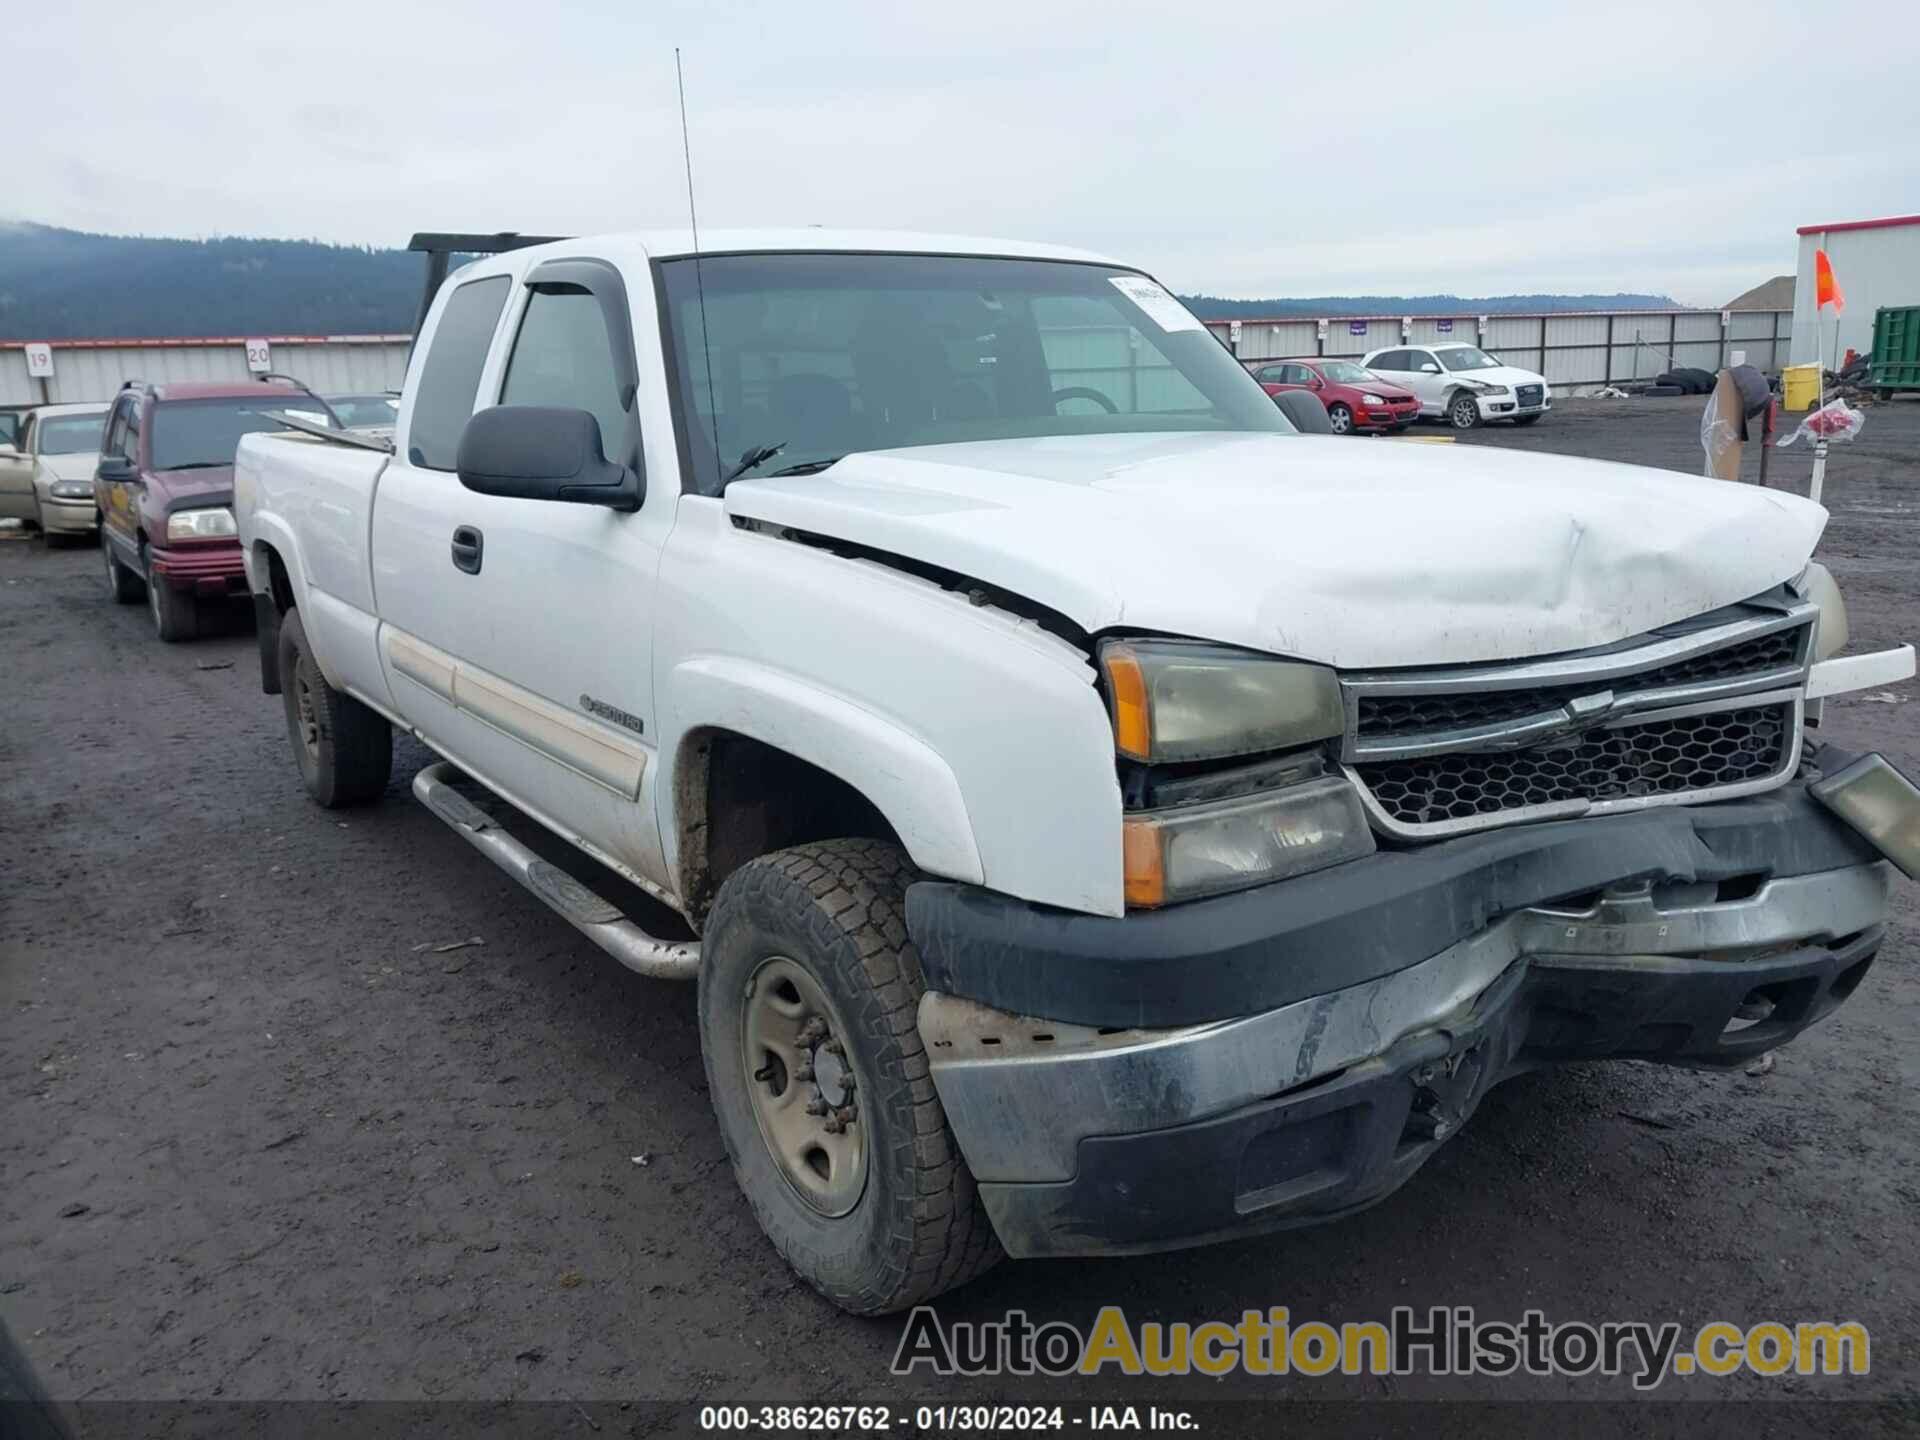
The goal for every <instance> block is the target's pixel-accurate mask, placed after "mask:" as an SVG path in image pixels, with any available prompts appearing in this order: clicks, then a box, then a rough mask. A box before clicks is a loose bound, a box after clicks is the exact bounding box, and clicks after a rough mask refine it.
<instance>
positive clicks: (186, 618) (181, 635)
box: [147, 564, 200, 645]
mask: <svg viewBox="0 0 1920 1440" xmlns="http://www.w3.org/2000/svg"><path fill="white" fill-rule="evenodd" d="M147 613H148V614H150V615H151V616H153V633H154V634H156V635H158V636H159V637H160V638H161V639H162V640H164V641H165V642H166V643H167V644H169V645H172V644H175V643H177V642H179V641H181V640H191V639H193V638H194V637H195V636H197V635H198V634H199V633H200V603H199V602H198V601H197V600H195V599H194V598H193V596H191V595H188V594H186V593H185V592H183V591H180V590H176V589H174V588H173V587H172V586H171V585H169V584H167V582H166V581H165V580H163V579H161V578H160V577H159V576H158V575H155V574H154V573H153V566H152V565H151V564H149V565H148V566H147Z"/></svg>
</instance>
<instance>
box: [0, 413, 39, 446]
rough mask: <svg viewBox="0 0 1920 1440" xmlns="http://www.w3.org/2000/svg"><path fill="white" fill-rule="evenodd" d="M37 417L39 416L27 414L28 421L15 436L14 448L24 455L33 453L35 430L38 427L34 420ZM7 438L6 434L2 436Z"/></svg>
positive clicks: (1, 437)
mask: <svg viewBox="0 0 1920 1440" xmlns="http://www.w3.org/2000/svg"><path fill="white" fill-rule="evenodd" d="M37 418H38V417H37V416H33V415H29V416H27V423H26V424H24V425H22V426H21V427H20V433H19V434H18V435H16V436H14V437H13V444H14V448H15V449H17V450H18V451H19V452H20V453H21V454H22V455H31V454H32V453H33V432H34V431H35V429H37V428H38V427H37V426H35V425H34V423H33V422H34V421H35V420H36V419H37ZM5 438H6V437H5V436H0V439H5Z"/></svg>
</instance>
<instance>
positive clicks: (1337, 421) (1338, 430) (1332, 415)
mask: <svg viewBox="0 0 1920 1440" xmlns="http://www.w3.org/2000/svg"><path fill="white" fill-rule="evenodd" d="M1327 424H1329V425H1331V426H1332V427H1333V433H1334V434H1336V435H1350V434H1352V433H1353V411H1351V410H1349V409H1348V408H1347V407H1346V406H1345V405H1342V404H1341V403H1340V402H1339V401H1338V400H1336V401H1334V402H1333V404H1331V405H1329V406H1327Z"/></svg>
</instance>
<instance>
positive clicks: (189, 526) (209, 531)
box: [167, 505, 240, 540]
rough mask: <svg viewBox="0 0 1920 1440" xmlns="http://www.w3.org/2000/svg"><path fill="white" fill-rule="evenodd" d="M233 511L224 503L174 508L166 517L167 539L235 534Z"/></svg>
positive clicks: (199, 538) (191, 538)
mask: <svg viewBox="0 0 1920 1440" xmlns="http://www.w3.org/2000/svg"><path fill="white" fill-rule="evenodd" d="M239 533H240V532H239V531H238V530H236V529H235V528H234V524H233V511H231V510H229V509H227V508H226V506H224V505H220V506H215V507H212V508H209V509H206V510H176V511H174V512H173V514H171V515H169V516H168V517H167V538H168V539H169V540H211V539H214V538H215V537H216V536H220V535H237V534H239Z"/></svg>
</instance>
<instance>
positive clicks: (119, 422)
mask: <svg viewBox="0 0 1920 1440" xmlns="http://www.w3.org/2000/svg"><path fill="white" fill-rule="evenodd" d="M132 406H133V402H132V401H131V400H128V399H122V400H121V401H119V402H118V403H117V404H116V405H115V406H114V407H113V418H112V419H111V420H109V421H108V422H107V438H106V439H104V440H102V441H101V442H100V453H101V455H102V456H107V455H118V456H121V457H122V458H125V457H126V456H128V455H129V454H131V453H132V452H131V451H129V450H128V449H127V413H128V411H129V410H131V409H132Z"/></svg>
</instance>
